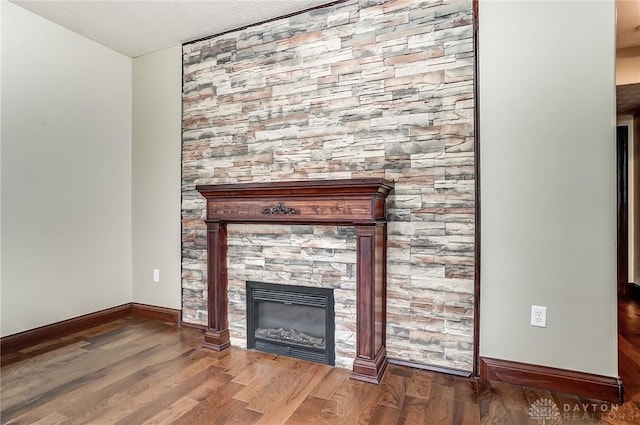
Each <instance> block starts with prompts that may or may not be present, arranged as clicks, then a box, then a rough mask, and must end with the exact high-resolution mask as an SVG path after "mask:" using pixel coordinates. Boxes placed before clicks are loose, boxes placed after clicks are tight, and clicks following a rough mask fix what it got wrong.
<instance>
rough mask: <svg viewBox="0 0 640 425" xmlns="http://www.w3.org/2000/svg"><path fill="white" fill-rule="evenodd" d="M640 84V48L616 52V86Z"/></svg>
mask: <svg viewBox="0 0 640 425" xmlns="http://www.w3.org/2000/svg"><path fill="white" fill-rule="evenodd" d="M636 83H640V47H630V48H627V49H620V50H618V51H617V52H616V85H619V86H620V85H623V84H636Z"/></svg>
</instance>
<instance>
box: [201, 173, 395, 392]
mask: <svg viewBox="0 0 640 425" xmlns="http://www.w3.org/2000/svg"><path fill="white" fill-rule="evenodd" d="M196 189H197V190H198V191H199V192H200V193H201V194H202V195H203V196H204V197H205V198H206V199H207V218H206V222H207V256H208V257H207V277H208V293H209V297H208V305H207V309H208V329H207V332H206V333H205V336H204V343H203V346H204V347H205V348H210V349H213V350H224V349H226V348H227V347H229V323H228V311H227V310H228V300H227V284H228V282H227V223H272V224H276V223H280V224H301V223H302V224H325V225H335V226H355V228H356V236H357V242H356V259H357V260H356V261H357V279H356V306H357V307H356V316H357V318H356V341H357V343H356V358H355V360H354V362H353V372H352V374H351V377H352V378H353V379H358V380H362V381H367V382H373V383H379V382H380V380H381V379H382V375H383V373H384V371H385V369H386V366H387V355H386V316H387V312H386V310H387V284H386V275H387V267H386V263H387V261H386V256H387V222H386V213H385V199H386V197H387V195H388V194H389V192H390V191H391V190H392V189H393V182H389V181H387V180H383V179H379V178H366V179H348V180H307V181H289V182H270V183H267V182H263V183H238V184H224V185H199V186H197V187H196ZM285 202H286V204H287V206H285ZM265 204H266V205H275V206H272V207H267V208H265V207H264V205H265Z"/></svg>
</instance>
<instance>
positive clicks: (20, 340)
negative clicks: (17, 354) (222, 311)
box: [0, 303, 198, 353]
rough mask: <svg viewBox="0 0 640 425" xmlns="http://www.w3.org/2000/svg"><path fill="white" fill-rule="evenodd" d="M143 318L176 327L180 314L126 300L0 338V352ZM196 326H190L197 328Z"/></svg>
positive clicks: (171, 309) (171, 310)
mask: <svg viewBox="0 0 640 425" xmlns="http://www.w3.org/2000/svg"><path fill="white" fill-rule="evenodd" d="M131 316H136V317H146V318H149V319H152V320H158V321H161V322H167V323H171V324H174V325H176V326H179V325H180V324H181V322H180V318H181V316H182V313H181V311H180V310H176V309H173V308H168V307H158V306H153V305H148V304H140V303H127V304H122V305H119V306H116V307H111V308H107V309H105V310H100V311H96V312H94V313H89V314H85V315H83V316H78V317H73V318H71V319H67V320H63V321H60V322H56V323H51V324H49V325H44V326H40V327H39V328H34V329H29V330H27V331H24V332H19V333H16V334H13V335H7V336H5V337H2V338H0V351H1V352H3V353H7V352H11V351H18V350H21V349H23V348H26V347H30V346H33V345H37V344H41V343H43V342H45V341H49V340H51V339H57V338H62V337H65V336H68V335H70V334H72V333H74V332H78V331H82V330H85V329H89V328H91V327H93V326H98V325H101V324H103V323H106V322H110V321H113V320H118V319H124V318H125V317H131ZM196 326H198V325H190V327H196Z"/></svg>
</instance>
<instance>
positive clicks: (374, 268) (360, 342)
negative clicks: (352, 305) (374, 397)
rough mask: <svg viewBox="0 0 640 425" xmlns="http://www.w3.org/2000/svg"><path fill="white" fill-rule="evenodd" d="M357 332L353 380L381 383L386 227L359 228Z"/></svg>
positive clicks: (377, 225) (384, 367)
mask: <svg viewBox="0 0 640 425" xmlns="http://www.w3.org/2000/svg"><path fill="white" fill-rule="evenodd" d="M356 235H357V248H356V249H357V253H356V255H357V268H358V271H357V285H356V287H357V292H356V303H357V310H356V314H357V330H356V341H357V344H356V359H355V360H354V362H353V373H352V374H351V378H353V379H357V380H361V381H367V382H373V383H376V384H377V383H380V380H381V379H382V375H383V373H384V371H385V369H386V367H387V353H386V317H387V314H386V304H387V302H386V298H387V285H386V275H387V273H386V266H385V264H386V252H387V250H386V239H387V225H386V223H367V224H356Z"/></svg>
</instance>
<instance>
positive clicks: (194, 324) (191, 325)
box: [180, 321, 207, 331]
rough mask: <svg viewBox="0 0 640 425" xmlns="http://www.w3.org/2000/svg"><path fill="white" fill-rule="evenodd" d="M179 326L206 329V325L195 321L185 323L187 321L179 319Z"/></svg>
mask: <svg viewBox="0 0 640 425" xmlns="http://www.w3.org/2000/svg"><path fill="white" fill-rule="evenodd" d="M180 327H182V328H192V329H198V330H201V331H206V330H207V325H199V324H197V323H187V322H183V321H180Z"/></svg>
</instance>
